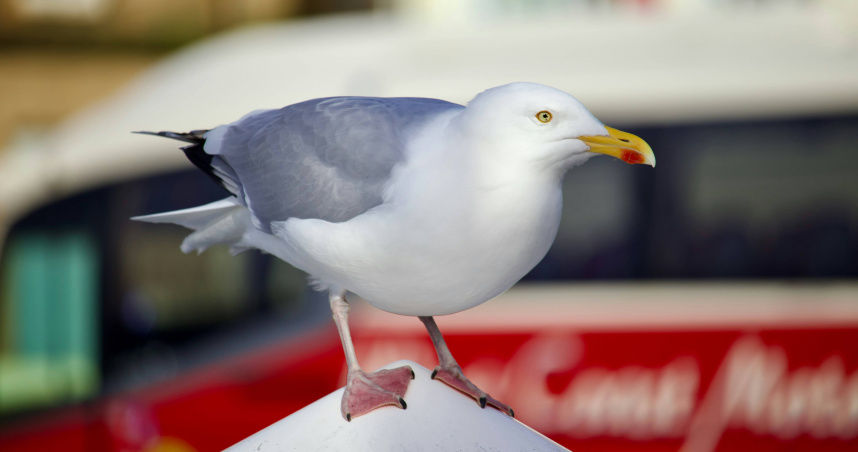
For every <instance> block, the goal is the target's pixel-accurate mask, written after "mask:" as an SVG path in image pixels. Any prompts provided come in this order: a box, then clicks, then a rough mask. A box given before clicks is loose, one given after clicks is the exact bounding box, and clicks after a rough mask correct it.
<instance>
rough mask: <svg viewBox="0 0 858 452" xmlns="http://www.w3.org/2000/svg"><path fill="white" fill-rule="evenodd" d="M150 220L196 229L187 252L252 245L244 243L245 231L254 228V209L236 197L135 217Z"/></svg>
mask: <svg viewBox="0 0 858 452" xmlns="http://www.w3.org/2000/svg"><path fill="white" fill-rule="evenodd" d="M131 219H132V220H136V221H145V222H148V223H174V224H178V225H180V226H184V227H186V228H188V229H191V230H193V231H194V232H193V233H191V234H190V235H188V236H187V237H185V240H184V241H182V245H181V249H182V252H183V253H190V252H191V251H196V252H197V253H198V254H199V253H202V252H203V251H205V250H206V249H207V248H208V247H210V246H212V245H217V244H227V245H230V247H231V250H233V252H234V253H237V252H240V251H243V250H245V249H247V248H248V246H247V245H245V244H243V243H242V239H243V238H244V234H245V233H246V232H247V231H248V230H249V228H251V227H252V223H251V221H250V212H249V211H248V210H247V208H245V207H244V206H242V205H241V204H239V203H238V201H237V200H236V199H235V198H232V197H230V198H226V199H221V200H220V201H215V202H213V203H209V204H206V205H202V206H197V207H191V208H189V209H182V210H174V211H172V212H163V213H156V214H152V215H142V216H137V217H132V218H131Z"/></svg>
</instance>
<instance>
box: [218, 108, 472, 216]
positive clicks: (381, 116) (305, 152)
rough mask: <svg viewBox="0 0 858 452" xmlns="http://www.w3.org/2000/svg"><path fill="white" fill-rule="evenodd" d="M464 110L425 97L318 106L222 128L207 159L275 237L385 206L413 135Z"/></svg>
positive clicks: (251, 117)
mask: <svg viewBox="0 0 858 452" xmlns="http://www.w3.org/2000/svg"><path fill="white" fill-rule="evenodd" d="M460 108H463V107H461V106H460V105H456V104H452V103H449V102H445V101H440V100H437V99H421V98H369V97H333V98H325V99H314V100H310V101H306V102H302V103H299V104H294V105H290V106H288V107H284V108H282V109H279V110H269V111H265V112H259V113H253V114H250V115H248V116H246V117H244V118H242V119H241V120H239V121H237V122H235V123H233V124H230V125H227V126H221V127H219V128H215V129H213V130H212V131H210V132H209V134H208V135H207V141H206V143H205V152H206V153H207V154H209V155H212V159H211V163H210V165H211V167H212V169H213V172H214V175H215V176H216V177H217V178H219V179H221V181H222V183H223V185H224V187H226V188H227V189H228V190H229V191H230V192H232V193H233V194H235V195H236V196H237V197H238V198H239V200H240V201H242V202H243V203H244V204H245V205H247V207H248V208H249V209H250V211H251V213H252V214H253V217H254V221H255V222H256V225H257V226H258V227H259V228H261V229H263V230H265V231H267V232H270V224H271V222H272V221H282V220H286V219H288V218H292V217H297V218H319V219H323V220H327V221H332V222H340V221H346V220H348V219H350V218H353V217H355V216H357V215H359V214H361V213H363V212H365V211H367V210H368V209H370V208H372V207H375V206H377V205H379V204H381V203H382V193H383V190H384V186H385V183H386V182H387V181H388V179H389V177H390V174H391V171H392V170H393V167H394V166H395V165H396V164H397V163H399V162H400V161H402V160H403V158H404V148H405V145H406V142H407V140H408V138H409V136H410V134H412V133H413V132H414V131H415V130H417V129H418V128H419V127H420V126H421V125H423V124H425V123H426V121H427V120H429V119H430V118H432V117H434V116H435V115H437V114H438V113H441V112H443V111H447V110H450V109H460Z"/></svg>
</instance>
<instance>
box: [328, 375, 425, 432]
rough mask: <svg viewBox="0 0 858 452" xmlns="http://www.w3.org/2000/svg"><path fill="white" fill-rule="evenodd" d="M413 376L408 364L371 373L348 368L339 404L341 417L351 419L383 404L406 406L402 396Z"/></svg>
mask: <svg viewBox="0 0 858 452" xmlns="http://www.w3.org/2000/svg"><path fill="white" fill-rule="evenodd" d="M413 379H414V371H413V370H412V369H411V368H410V367H408V366H403V367H397V368H396V369H381V370H378V371H375V372H371V373H367V372H364V371H362V370H360V369H355V370H350V371H349V374H348V381H347V383H346V389H345V391H344V392H343V399H342V403H341V406H340V408H341V411H342V415H343V417H344V418H345V419H346V420H347V421H349V422H351V420H352V419H353V418H356V417H358V416H361V415H364V414H366V413H369V412H370V411H372V410H374V409H376V408H380V407H383V406H387V405H391V406H398V407H400V408H402V409H403V410H404V409H406V408H407V407H408V405H407V404H406V403H405V399H404V398H403V396H404V395H405V391H406V390H407V389H408V384H409V383H410V381H411V380H413Z"/></svg>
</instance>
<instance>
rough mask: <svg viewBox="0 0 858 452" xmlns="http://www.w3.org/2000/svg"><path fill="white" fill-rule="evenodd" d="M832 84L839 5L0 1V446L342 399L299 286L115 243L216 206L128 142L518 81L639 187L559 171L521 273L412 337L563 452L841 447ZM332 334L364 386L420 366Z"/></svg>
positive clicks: (204, 258)
mask: <svg viewBox="0 0 858 452" xmlns="http://www.w3.org/2000/svg"><path fill="white" fill-rule="evenodd" d="M856 74H858V3H856V2H854V1H851V0H779V1H775V0H684V1H683V0H531V1H524V0H470V1H451V0H444V1H429V0H321V1H309V0H245V1H242V2H233V1H226V0H169V1H168V0H0V253H2V254H0V449H2V450H4V451H5V450H53V449H56V448H58V447H62V448H63V449H65V450H123V451H125V450H127V451H131V450H174V451H183V450H215V449H222V448H224V447H226V446H228V445H230V444H232V443H234V442H237V441H238V440H240V439H242V438H244V437H245V436H247V435H249V434H251V433H253V432H254V431H256V430H259V429H261V428H263V427H265V426H266V425H269V424H270V423H272V422H274V421H276V420H278V419H280V418H282V417H283V416H286V415H288V414H289V413H291V412H292V411H294V410H296V409H298V408H300V407H302V406H304V405H306V404H307V403H310V402H311V401H313V400H315V399H317V398H318V397H320V396H322V395H324V394H326V393H328V392H330V391H332V390H334V389H335V388H336V387H338V386H339V385H341V384H343V382H344V380H343V376H344V368H343V363H342V361H343V360H342V356H341V355H342V352H341V351H340V349H339V341H338V339H337V337H336V332H335V330H334V329H333V327H332V325H331V324H330V321H329V318H330V317H329V312H328V307H327V303H326V300H325V299H324V297H320V296H319V295H318V294H315V293H313V292H312V291H310V290H308V289H307V287H306V283H305V279H304V275H303V274H302V273H301V272H298V271H296V270H294V269H292V268H291V267H289V266H288V265H287V264H284V263H282V262H280V261H278V260H276V259H273V258H271V257H270V256H266V255H262V254H261V253H258V252H247V253H244V254H241V255H238V256H235V257H232V256H230V255H229V253H228V252H227V250H225V249H212V250H209V251H207V252H206V253H204V254H202V255H200V256H194V255H183V254H181V252H180V251H179V249H178V246H179V243H180V242H181V240H182V238H183V237H184V236H185V235H186V231H184V230H182V229H181V228H178V227H172V226H163V225H160V226H155V225H147V224H137V223H133V222H131V221H129V220H128V218H129V217H131V216H134V215H140V214H146V213H153V212H160V211H166V210H173V209H179V208H184V207H190V206H194V205H198V204H202V203H205V202H209V201H212V200H215V199H219V198H221V197H223V196H224V193H223V192H222V191H221V189H220V188H219V187H218V186H216V185H215V184H212V183H211V182H210V180H209V179H208V178H207V177H206V176H205V175H204V174H202V173H200V172H198V171H197V170H196V169H194V168H193V167H192V165H190V164H189V163H188V162H187V161H186V160H185V159H184V156H183V155H182V153H181V152H178V151H177V150H176V145H175V143H171V142H168V140H158V139H155V138H152V137H144V136H139V135H132V134H130V133H129V132H130V131H132V130H179V131H182V130H190V129H200V128H210V127H213V126H215V125H218V124H223V123H227V122H231V121H233V120H235V119H237V118H239V117H240V116H242V115H243V114H245V113H247V112H249V111H251V110H255V109H260V108H275V107H280V106H283V105H287V104H289V103H294V102H297V101H301V100H305V99H308V98H313V97H322V96H332V95H346V94H348V95H373V96H400V95H401V96H425V97H439V98H444V99H447V100H450V101H454V102H459V103H466V102H467V101H468V100H469V99H471V98H472V97H473V96H474V95H476V94H477V93H478V92H480V91H481V90H483V89H486V88H489V87H491V86H496V85H500V84H504V83H509V82H512V81H534V82H540V83H544V84H548V85H552V86H555V87H557V88H560V89H563V90H565V91H568V92H570V93H572V94H573V95H575V96H576V97H578V98H579V99H580V100H581V101H582V102H583V103H584V104H585V105H587V106H588V108H589V109H590V110H591V111H592V112H593V113H594V114H595V115H596V116H597V117H598V118H600V119H601V120H602V121H603V122H604V123H606V124H609V125H612V126H614V127H618V128H620V129H623V130H629V131H631V132H633V133H636V134H638V135H640V136H641V137H643V138H644V139H645V140H647V141H648V142H649V143H650V144H651V146H652V148H653V149H654V151H655V154H656V156H657V159H658V166H657V168H655V169H649V168H643V167H639V166H636V167H632V166H629V165H625V164H623V163H622V162H620V161H618V160H615V159H607V158H605V159H594V160H592V161H590V162H588V163H587V165H586V166H584V167H581V168H577V169H575V170H574V171H572V172H571V173H570V175H569V176H568V177H567V179H566V181H565V185H564V197H565V198H564V202H565V207H564V219H563V223H562V224H561V230H560V232H559V234H558V238H557V241H556V243H555V245H554V247H553V248H552V249H551V251H550V252H549V254H548V256H547V257H546V258H545V260H544V261H543V262H542V263H541V264H540V265H539V266H537V267H536V268H535V269H534V270H533V271H532V272H531V273H530V274H529V275H528V276H527V278H526V279H525V280H524V281H523V282H522V283H521V284H519V285H518V286H517V287H516V288H514V289H513V290H512V291H511V292H510V293H509V294H506V295H504V296H502V297H500V299H499V300H497V301H493V302H492V303H487V304H485V305H483V306H481V307H479V308H476V309H474V310H472V311H468V312H465V313H461V314H457V315H455V316H450V317H444V318H441V319H439V321H438V322H439V324H440V326H441V329H442V331H445V333H447V336H448V341H449V342H450V345H451V348H452V350H453V352H454V354H456V356H457V358H458V360H459V362H460V363H462V364H463V367H465V370H466V373H468V374H469V375H471V378H472V379H473V380H475V381H476V382H477V383H478V384H480V385H481V386H483V387H484V388H486V389H489V390H490V392H492V393H493V395H495V396H496V397H497V398H498V399H500V400H504V401H507V402H510V404H511V405H513V407H514V408H515V410H516V413H518V414H519V415H520V418H521V419H522V420H523V421H524V422H526V423H528V424H530V425H532V426H533V427H534V428H536V429H538V430H540V431H542V432H543V433H546V434H547V435H549V436H550V437H552V438H553V439H555V440H557V441H560V442H561V443H562V444H564V445H566V446H567V447H569V448H572V449H575V450H578V449H580V450H627V449H629V448H640V449H646V450H653V451H655V450H688V451H697V450H700V451H708V450H746V449H749V448H751V447H753V448H755V449H760V450H805V449H807V450H849V449H850V448H853V447H855V445H856V441H858V439H856V438H858V409H856V407H858V349H856V348H855V346H854V344H855V343H858V284H856V277H857V276H858V158H856V155H858V141H856V140H855V132H856V131H858V76H856ZM363 308H364V306H362V305H361V304H360V303H358V306H357V309H356V311H357V312H356V315H355V316H356V319H355V325H354V326H353V329H354V330H355V334H356V336H357V337H356V342H357V347H358V353H359V355H362V356H366V358H363V357H362V358H361V359H362V364H363V365H364V367H369V368H371V367H373V366H381V365H384V364H386V363H388V362H390V361H393V360H396V359H402V358H407V359H413V360H415V361H417V362H419V363H421V364H423V365H424V366H427V367H429V368H431V367H433V366H434V365H435V362H434V356H433V355H432V350H431V344H430V343H429V341H428V337H426V335H425V333H424V332H423V331H421V327H420V324H419V322H416V320H414V319H408V318H399V317H397V316H393V315H390V314H385V313H380V312H375V311H374V310H370V309H363ZM524 369H530V372H529V373H528V372H524ZM534 369H536V370H534ZM475 375H476V377H475ZM731 382H732V383H731ZM736 382H742V383H741V384H740V383H736ZM752 383H756V384H752ZM747 388H751V389H747ZM728 401H729V403H728ZM783 413H787V414H783Z"/></svg>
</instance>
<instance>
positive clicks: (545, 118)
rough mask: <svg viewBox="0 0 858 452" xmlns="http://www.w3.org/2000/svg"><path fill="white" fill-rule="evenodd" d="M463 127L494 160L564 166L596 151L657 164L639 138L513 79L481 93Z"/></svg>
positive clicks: (565, 97)
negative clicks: (508, 82) (612, 127)
mask: <svg viewBox="0 0 858 452" xmlns="http://www.w3.org/2000/svg"><path fill="white" fill-rule="evenodd" d="M460 121H461V125H462V130H463V131H464V133H466V134H467V135H468V136H470V137H471V138H472V139H475V140H478V141H479V142H480V143H481V146H480V147H481V148H483V149H485V150H486V151H487V152H490V153H491V154H492V158H498V159H503V160H511V161H512V162H515V163H517V164H525V163H535V164H536V165H537V166H538V167H544V168H556V169H560V170H565V169H567V168H569V167H570V166H573V165H575V164H579V163H583V162H584V161H586V160H587V159H589V158H590V157H592V156H595V155H596V153H602V154H609V155H613V156H614V157H617V158H621V159H623V160H625V161H627V162H629V163H647V164H651V165H653V166H654V165H655V157H654V156H653V155H652V150H651V149H650V148H649V146H648V145H647V144H646V143H645V142H644V141H643V140H641V139H640V138H638V137H636V136H634V135H632V134H628V133H625V132H620V131H618V130H616V129H611V128H610V127H606V126H604V125H603V124H602V123H601V122H600V121H599V120H598V119H596V118H595V117H594V116H593V114H592V113H590V112H589V111H588V110H587V109H586V108H584V105H582V104H581V102H579V101H578V100H577V99H575V98H574V97H572V96H571V95H569V94H568V93H565V92H563V91H560V90H558V89H555V88H551V87H548V86H544V85H540V84H536V83H523V82H519V83H510V84H508V85H503V86H499V87H496V88H491V89H488V90H486V91H483V92H482V93H480V94H478V95H477V96H476V97H475V98H474V99H473V100H471V102H469V103H468V106H467V108H466V109H465V110H464V111H463V113H462V115H461V117H460Z"/></svg>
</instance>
